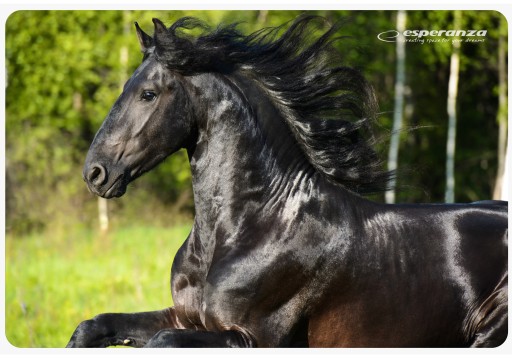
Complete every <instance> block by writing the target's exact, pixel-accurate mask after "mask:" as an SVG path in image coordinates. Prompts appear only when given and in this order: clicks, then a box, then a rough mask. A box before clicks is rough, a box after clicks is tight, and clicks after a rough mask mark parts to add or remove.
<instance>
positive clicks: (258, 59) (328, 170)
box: [145, 16, 390, 193]
mask: <svg viewBox="0 0 512 358" xmlns="http://www.w3.org/2000/svg"><path fill="white" fill-rule="evenodd" d="M318 20H320V21H318ZM155 21H158V20H155ZM319 22H321V23H322V24H324V23H325V20H323V19H321V18H318V17H312V16H302V17H299V18H298V19H297V20H295V21H294V22H293V23H292V24H291V25H290V26H289V28H288V29H286V30H283V28H282V26H279V27H275V28H265V29H262V30H259V31H256V32H254V33H252V34H249V35H243V34H242V33H240V32H239V31H238V29H237V24H230V25H224V26H219V27H218V28H216V29H214V30H208V27H207V26H206V25H205V24H203V23H202V22H200V21H199V20H197V19H195V18H190V17H185V18H182V19H180V20H178V21H176V22H175V23H174V24H173V25H172V26H170V27H169V28H168V29H166V28H165V27H163V26H161V27H160V29H159V27H158V26H157V27H156V30H155V34H154V38H153V39H152V45H153V46H152V47H150V48H148V50H146V53H145V55H146V56H147V55H148V54H149V53H154V54H155V56H156V58H157V60H158V61H160V62H161V63H164V64H165V65H166V66H167V67H168V68H169V69H171V70H175V71H178V72H180V73H183V74H197V73H201V72H220V73H226V74H228V73H231V72H234V71H237V72H238V73H242V74H244V75H245V76H248V77H250V78H252V79H254V80H257V81H258V82H259V83H260V84H261V85H262V87H263V88H265V90H266V91H267V93H269V97H271V99H272V100H273V101H274V103H275V104H276V106H277V107H278V108H279V109H280V111H281V113H282V115H283V118H284V119H285V120H286V122H287V123H288V125H289V127H290V129H291V131H292V132H293V134H294V136H295V138H296V140H297V141H298V143H299V144H300V146H301V147H302V149H303V151H304V153H305V155H306V156H307V158H308V159H309V161H310V163H311V164H312V165H313V166H314V167H315V168H316V169H317V170H318V171H320V172H321V173H323V174H324V175H325V176H327V177H328V178H329V179H331V180H332V181H334V182H337V183H340V184H342V185H343V186H344V187H346V188H348V189H350V190H353V191H355V192H358V193H370V192H376V191H381V190H385V188H386V185H387V183H388V180H389V177H390V173H389V172H386V171H383V170H382V169H381V167H382V163H381V161H380V160H379V158H378V157H377V155H376V153H375V151H374V149H373V148H372V142H373V135H372V133H371V128H370V125H369V124H370V123H371V121H372V120H374V118H375V115H376V110H377V103H376V99H375V95H374V91H373V89H372V87H371V86H370V85H369V83H368V82H367V81H366V80H365V79H364V77H363V76H362V75H361V74H360V72H359V71H357V70H355V69H353V68H350V67H345V66H340V63H341V59H340V53H339V52H338V51H337V50H336V49H335V47H334V46H333V43H334V42H335V41H336V40H338V39H339V37H335V34H336V32H337V30H338V29H339V27H340V24H335V25H333V26H330V27H329V29H328V30H327V31H324V32H322V33H321V34H320V35H319V36H315V35H314V34H315V33H318V32H319V31H318V26H317V25H318V23H319ZM196 28H201V29H203V30H204V31H203V33H202V34H201V35H199V36H196V37H194V36H191V35H190V34H189V33H185V32H184V31H183V30H192V29H196Z"/></svg>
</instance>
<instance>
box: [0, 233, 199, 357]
mask: <svg viewBox="0 0 512 358" xmlns="http://www.w3.org/2000/svg"><path fill="white" fill-rule="evenodd" d="M189 231H190V225H181V226H175V227H173V228H154V227H129V228H123V229H118V230H114V231H112V232H110V233H108V234H107V235H99V234H97V233H96V232H92V231H83V232H78V233H74V234H72V235H71V234H69V235H58V236H57V237H52V236H49V235H48V234H46V235H32V236H27V237H21V238H20V237H16V238H13V237H10V236H9V235H8V236H7V237H6V243H5V244H6V260H5V261H6V289H5V296H6V297H5V299H6V302H5V304H6V317H5V320H6V327H5V328H6V336H7V339H8V340H9V342H11V344H13V345H14V346H16V347H64V346H65V345H66V343H67V342H68V340H69V338H70V337H71V334H72V333H73V331H74V329H75V328H76V326H77V325H78V323H80V322H81V321H82V320H84V319H88V318H92V317H93V316H95V315H96V314H98V313H104V312H140V311H148V310H157V309H162V308H164V307H167V306H170V305H172V299H171V293H170V285H169V279H170V268H171V264H172V260H173V258H174V255H175V254H176V251H177V250H178V248H179V247H180V246H181V244H182V242H183V241H184V239H185V238H186V237H187V235H188V233H189Z"/></svg>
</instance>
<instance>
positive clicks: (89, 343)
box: [66, 313, 111, 348]
mask: <svg viewBox="0 0 512 358" xmlns="http://www.w3.org/2000/svg"><path fill="white" fill-rule="evenodd" d="M108 321H109V319H108V315H107V314H104V313H103V314H99V315H97V316H95V317H94V318H92V319H88V320H85V321H82V322H81V323H80V324H79V325H78V326H77V327H76V329H75V332H73V335H72V336H71V339H70V340H69V343H68V344H67V346H66V348H85V347H107V346H109V345H110V344H111V342H110V339H109V337H108V335H109V328H108V326H109V324H108Z"/></svg>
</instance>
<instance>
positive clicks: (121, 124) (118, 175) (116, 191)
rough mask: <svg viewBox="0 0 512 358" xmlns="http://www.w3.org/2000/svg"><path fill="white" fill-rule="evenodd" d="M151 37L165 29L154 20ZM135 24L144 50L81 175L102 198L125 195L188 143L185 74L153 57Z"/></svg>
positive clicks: (146, 38)
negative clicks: (180, 73) (132, 185)
mask: <svg viewBox="0 0 512 358" xmlns="http://www.w3.org/2000/svg"><path fill="white" fill-rule="evenodd" d="M154 22H155V36H156V34H157V33H158V31H166V29H165V26H164V25H163V24H162V23H161V22H159V21H158V20H154ZM136 27H137V35H138V38H139V42H140V45H141V48H142V51H143V52H144V54H145V57H144V60H143V62H142V64H141V65H140V66H139V67H138V68H137V70H136V71H135V73H134V74H133V75H132V77H131V78H130V79H129V80H128V82H126V84H125V86H124V91H123V93H122V94H121V96H120V97H119V98H118V99H117V101H116V102H115V104H114V106H113V107H112V109H111V110H110V113H109V114H108V116H107V118H106V119H105V121H104V122H103V124H102V126H101V128H100V129H99V131H98V133H97V134H96V136H95V138H94V140H93V142H92V144H91V147H90V149H89V152H88V154H87V158H86V161H85V166H84V171H83V177H84V180H85V181H86V183H87V185H88V186H89V189H90V190H91V191H92V192H93V193H95V194H97V195H100V196H102V197H105V198H112V197H119V196H121V195H123V194H124V193H125V191H126V186H127V185H128V183H130V182H131V181H133V180H134V179H135V178H137V177H139V176H140V175H142V174H143V173H145V172H147V171H149V170H151V169H152V168H154V167H155V166H156V165H157V164H159V163H160V162H161V161H162V160H164V159H165V158H166V157H167V156H169V155H170V154H172V153H174V152H175V151H177V150H179V149H180V148H182V147H185V146H186V145H187V140H188V139H189V138H190V136H191V133H192V128H193V124H192V115H191V111H189V98H188V96H187V91H186V89H185V87H184V86H185V82H184V81H183V77H181V76H180V75H179V74H177V73H174V72H172V71H169V70H168V69H166V68H165V66H164V65H163V64H162V63H160V62H159V61H157V59H156V58H155V56H154V54H153V53H152V51H153V48H154V47H153V42H154V39H153V38H152V37H151V36H149V35H147V34H145V33H144V32H143V31H142V30H141V29H140V28H139V27H138V25H136Z"/></svg>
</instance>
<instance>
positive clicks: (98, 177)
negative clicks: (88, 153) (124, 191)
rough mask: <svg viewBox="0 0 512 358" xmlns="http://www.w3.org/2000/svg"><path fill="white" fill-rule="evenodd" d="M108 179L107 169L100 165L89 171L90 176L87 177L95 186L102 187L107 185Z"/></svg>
mask: <svg viewBox="0 0 512 358" xmlns="http://www.w3.org/2000/svg"><path fill="white" fill-rule="evenodd" d="M106 179H107V171H106V169H105V168H104V167H103V166H102V165H99V164H94V165H92V166H91V169H89V174H88V175H87V180H88V181H89V183H91V184H94V185H101V184H103V183H105V181H106Z"/></svg>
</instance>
